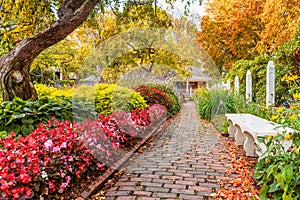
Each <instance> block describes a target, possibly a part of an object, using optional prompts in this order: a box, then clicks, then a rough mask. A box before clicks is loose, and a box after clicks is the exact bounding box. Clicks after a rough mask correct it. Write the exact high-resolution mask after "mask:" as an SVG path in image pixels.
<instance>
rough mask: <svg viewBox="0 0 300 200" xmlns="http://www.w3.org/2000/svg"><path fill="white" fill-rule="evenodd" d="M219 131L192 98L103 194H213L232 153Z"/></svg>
mask: <svg viewBox="0 0 300 200" xmlns="http://www.w3.org/2000/svg"><path fill="white" fill-rule="evenodd" d="M221 140H222V139H220V138H219V137H218V133H217V131H215V129H214V128H213V127H212V126H211V124H210V123H206V122H205V121H203V120H200V119H199V116H198V113H197V110H196V107H195V105H194V103H193V102H187V103H185V104H184V105H183V108H182V111H181V115H179V116H177V117H176V119H175V122H174V123H172V125H170V126H169V127H167V128H166V129H165V130H164V131H163V132H162V133H161V135H160V137H157V138H156V139H155V140H154V141H153V143H152V144H151V145H150V147H148V148H147V149H146V150H145V151H144V152H143V153H141V154H137V155H135V156H134V157H132V159H130V160H129V161H128V162H127V163H126V164H125V166H124V167H125V169H126V170H125V173H124V174H123V175H122V176H121V178H120V179H119V180H118V181H117V182H116V184H115V185H114V186H113V187H111V188H110V189H108V190H107V191H106V195H105V199H113V200H115V199H117V200H127V199H128V200H129V199H130V200H131V199H132V200H152V199H157V200H161V199H188V200H193V199H197V200H201V199H211V198H210V195H211V194H214V193H216V192H217V191H218V190H219V189H220V185H219V184H218V182H219V181H223V180H225V179H226V178H227V177H226V175H225V170H226V169H227V168H228V161H227V160H226V159H225V158H226V156H228V154H226V153H224V151H222V149H223V147H222V146H221V145H220V144H219V143H218V142H219V141H221Z"/></svg>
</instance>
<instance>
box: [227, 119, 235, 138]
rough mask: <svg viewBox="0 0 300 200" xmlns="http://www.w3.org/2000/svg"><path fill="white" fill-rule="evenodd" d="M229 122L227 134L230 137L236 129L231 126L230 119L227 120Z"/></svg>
mask: <svg viewBox="0 0 300 200" xmlns="http://www.w3.org/2000/svg"><path fill="white" fill-rule="evenodd" d="M228 122H229V128H228V133H229V136H230V137H231V138H234V137H235V133H236V129H235V127H234V126H233V123H232V121H231V120H228Z"/></svg>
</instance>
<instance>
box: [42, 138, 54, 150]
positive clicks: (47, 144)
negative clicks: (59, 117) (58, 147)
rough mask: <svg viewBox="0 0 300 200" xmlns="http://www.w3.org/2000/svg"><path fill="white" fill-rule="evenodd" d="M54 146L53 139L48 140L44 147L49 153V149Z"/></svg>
mask: <svg viewBox="0 0 300 200" xmlns="http://www.w3.org/2000/svg"><path fill="white" fill-rule="evenodd" d="M52 145H53V142H52V140H51V139H49V140H47V141H46V142H45V143H44V147H45V149H46V150H47V151H49V148H50V147H51V146H52Z"/></svg>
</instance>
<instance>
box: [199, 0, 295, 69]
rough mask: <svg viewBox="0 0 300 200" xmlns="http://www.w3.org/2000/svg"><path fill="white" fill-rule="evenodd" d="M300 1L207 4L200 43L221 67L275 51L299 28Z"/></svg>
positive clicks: (238, 0) (245, 0)
mask: <svg viewBox="0 0 300 200" xmlns="http://www.w3.org/2000/svg"><path fill="white" fill-rule="evenodd" d="M299 24H300V3H299V1H298V0H261V1H258V0H214V1H209V2H208V3H207V4H206V15H205V16H203V17H202V19H201V23H200V25H201V31H199V32H198V34H197V38H198V43H199V44H200V45H201V46H202V47H203V48H204V49H205V50H206V51H207V52H208V54H209V55H210V56H211V57H212V58H213V60H214V62H215V63H216V65H217V66H218V67H219V69H222V68H225V69H230V68H231V65H232V64H233V63H234V62H235V61H237V60H240V59H246V60H249V59H253V58H254V57H256V56H258V55H259V54H263V53H268V54H272V53H273V52H274V51H275V50H276V49H277V48H278V47H279V46H280V45H282V44H284V43H285V42H287V41H288V40H289V39H291V38H293V37H294V36H295V34H296V31H297V29H299Z"/></svg>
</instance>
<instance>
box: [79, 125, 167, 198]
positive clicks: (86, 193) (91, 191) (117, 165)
mask: <svg viewBox="0 0 300 200" xmlns="http://www.w3.org/2000/svg"><path fill="white" fill-rule="evenodd" d="M167 121H168V120H166V121H163V122H160V124H158V126H157V127H156V128H155V129H153V130H152V131H150V132H149V133H148V134H147V135H146V136H145V137H144V138H143V139H142V140H141V141H139V142H137V144H136V145H135V146H134V147H133V148H132V149H131V150H130V151H129V152H127V153H125V154H124V155H123V156H122V158H121V159H120V160H118V161H117V162H116V163H115V164H114V165H113V166H111V167H110V168H109V169H108V170H106V172H105V173H104V174H102V175H100V176H99V177H97V178H96V181H94V182H93V183H91V184H90V185H89V186H88V188H87V189H85V190H84V191H83V192H82V193H81V195H80V196H79V197H77V198H76V199H75V200H84V199H86V198H88V197H90V196H91V195H93V194H94V192H96V190H98V189H99V188H100V187H101V186H103V185H104V183H105V182H106V181H107V180H108V179H110V178H111V177H112V176H113V174H114V173H115V172H117V170H118V169H120V168H121V167H122V165H123V164H124V163H125V162H126V161H127V160H128V159H129V158H130V157H131V156H132V155H133V154H134V153H135V152H136V151H137V150H138V149H139V148H140V147H141V146H142V145H143V144H145V143H146V142H147V140H148V139H149V138H150V137H151V136H152V135H153V134H154V133H155V132H159V130H160V129H161V128H162V127H163V126H162V125H163V124H164V123H165V122H167Z"/></svg>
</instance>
